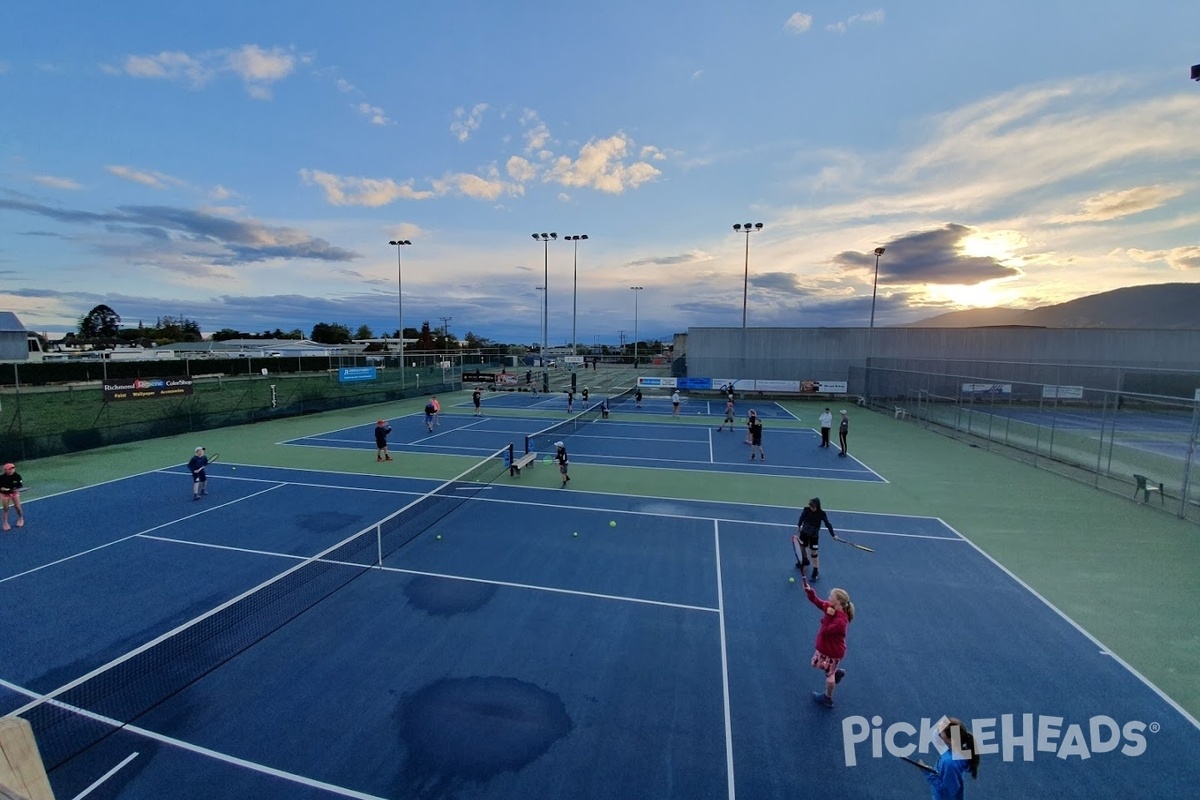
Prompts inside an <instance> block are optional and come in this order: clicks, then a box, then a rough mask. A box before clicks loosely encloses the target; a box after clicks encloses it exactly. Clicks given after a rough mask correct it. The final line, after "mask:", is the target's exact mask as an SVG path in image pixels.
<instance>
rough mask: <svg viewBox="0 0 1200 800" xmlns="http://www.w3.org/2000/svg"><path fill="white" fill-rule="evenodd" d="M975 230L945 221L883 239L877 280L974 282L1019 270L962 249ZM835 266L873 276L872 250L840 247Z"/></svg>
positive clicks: (893, 282)
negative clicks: (941, 223)
mask: <svg viewBox="0 0 1200 800" xmlns="http://www.w3.org/2000/svg"><path fill="white" fill-rule="evenodd" d="M976 233H977V231H976V230H975V229H974V228H969V227H967V226H966V225H959V224H956V223H947V224H946V225H943V226H942V227H940V228H936V229H934V230H928V231H916V232H914V233H908V234H905V235H904V236H901V237H899V238H896V239H893V240H892V241H890V242H888V243H887V247H886V251H887V252H886V254H885V255H884V256H883V257H882V258H881V259H880V261H879V283H880V284H890V285H901V286H903V285H915V284H923V283H926V284H961V285H968V286H970V285H974V284H978V283H983V282H985V281H991V280H996V279H998V278H1014V277H1018V276H1020V275H1021V274H1022V273H1021V271H1020V270H1019V269H1017V268H1015V267H1011V266H1007V265H1005V264H1003V263H1001V262H1000V261H999V260H997V259H996V258H993V257H991V256H974V255H968V254H966V253H964V252H963V248H964V243H965V242H966V240H967V239H968V238H969V237H971V236H972V235H975V234H976ZM833 262H834V264H835V265H836V266H840V267H842V268H843V269H845V270H848V271H854V272H867V273H871V274H872V276H873V273H874V269H875V254H874V253H872V252H857V251H844V252H841V253H838V254H837V255H836V256H834V258H833Z"/></svg>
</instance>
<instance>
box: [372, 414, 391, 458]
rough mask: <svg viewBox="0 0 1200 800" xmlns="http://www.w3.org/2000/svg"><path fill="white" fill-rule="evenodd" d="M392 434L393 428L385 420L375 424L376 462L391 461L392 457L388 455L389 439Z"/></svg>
mask: <svg viewBox="0 0 1200 800" xmlns="http://www.w3.org/2000/svg"><path fill="white" fill-rule="evenodd" d="M391 432H392V426H391V425H388V424H387V422H386V421H385V420H382V419H381V420H379V421H378V422H376V423H375V460H376V461H391V460H392V456H391V454H390V453H388V445H387V437H388V434H389V433H391Z"/></svg>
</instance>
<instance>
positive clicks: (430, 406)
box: [425, 400, 437, 433]
mask: <svg viewBox="0 0 1200 800" xmlns="http://www.w3.org/2000/svg"><path fill="white" fill-rule="evenodd" d="M436 414H437V406H436V405H434V403H433V400H430V401H429V402H428V403H426V404H425V427H426V428H429V432H430V433H433V419H434V416H435V415H436Z"/></svg>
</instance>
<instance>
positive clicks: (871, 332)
mask: <svg viewBox="0 0 1200 800" xmlns="http://www.w3.org/2000/svg"><path fill="white" fill-rule="evenodd" d="M883 253H884V248H882V247H876V248H875V280H873V281H872V282H871V325H870V327H869V328H867V361H868V362H870V360H871V344H872V341H873V340H874V338H875V295H876V293H877V292H878V291H879V257H880V256H881V255H883Z"/></svg>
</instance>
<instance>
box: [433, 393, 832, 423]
mask: <svg viewBox="0 0 1200 800" xmlns="http://www.w3.org/2000/svg"><path fill="white" fill-rule="evenodd" d="M617 394H619V393H613V392H590V393H589V395H588V401H587V405H589V406H590V405H593V404H595V403H598V402H599V401H600V400H601V399H603V398H605V397H615V396H616V395H617ZM481 400H482V402H481V408H483V409H484V410H485V411H486V410H489V409H501V408H504V409H528V410H533V411H563V412H565V411H567V394H566V392H563V391H557V392H550V393H549V394H547V393H544V392H539V393H538V394H537V395H533V394H531V393H528V392H487V393H484V394H483V395H482V397H481ZM453 408H458V409H463V410H471V409H473V408H474V404H473V403H472V402H471V401H470V400H466V401H464V402H461V403H457V404H455V405H454V406H453ZM572 408H573V409H574V411H575V412H576V413H578V412H580V411H582V410H583V409H584V401H583V395H582V394H581V393H580V392H576V393H575V397H574V404H573V405H572ZM618 409H619V410H620V412H621V414H622V415H630V414H632V415H635V416H639V417H640V416H665V417H669V416H672V415H673V414H674V413H675V409H674V406H673V404H672V403H671V397H670V395H666V394H662V393H661V392H655V393H653V394H651V393H650V392H649V391H647V392H646V393H644V394H643V396H642V403H641V406H638V404H637V402H636V401H635V399H634V398H633V397H632V396H626V397H625V398H623V399H622V400H621V401H620V402H619V404H617V405H614V406H613V410H614V412H615V411H616V410H618ZM751 409H753V410H754V412H755V414H756V415H757V416H759V417H761V418H762V419H765V420H771V419H777V420H791V421H798V420H799V419H800V418H799V417H797V416H796V415H795V414H793V413H792V412H791V411H788V410H787V409H786V408H784V407H783V406H782V405H780V404H779V403H777V402H775V401H774V400H739V401H738V402H737V403H736V404H735V411H736V414H737V417H738V419H739V420H741V423H742V424H743V425H744V424H745V419H746V415H747V414H748V413H749V412H750V410H751ZM443 410H445V409H443ZM818 413H819V412H818ZM679 414H680V415H681V416H687V417H695V416H697V415H699V416H702V417H715V418H716V419H717V420H718V421H719V420H720V419H721V418H722V417H724V416H725V400H724V399H722V398H720V397H717V396H713V395H706V396H703V397H699V396H697V397H692V396H689V395H686V394H681V395H680V400H679ZM815 421H816V415H815V414H814V417H813V422H815Z"/></svg>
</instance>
